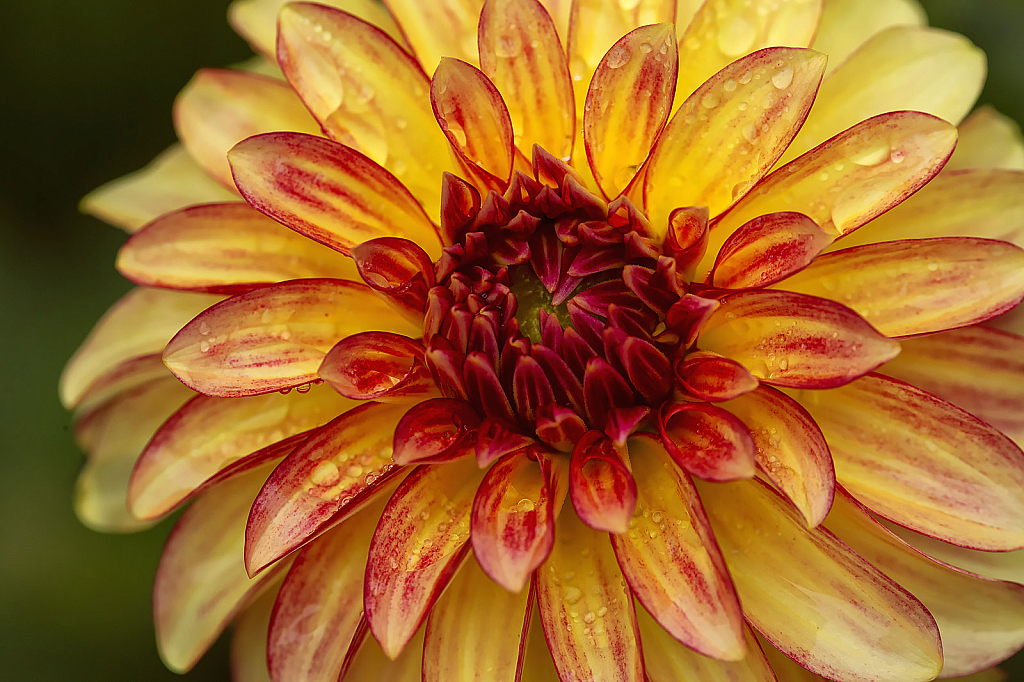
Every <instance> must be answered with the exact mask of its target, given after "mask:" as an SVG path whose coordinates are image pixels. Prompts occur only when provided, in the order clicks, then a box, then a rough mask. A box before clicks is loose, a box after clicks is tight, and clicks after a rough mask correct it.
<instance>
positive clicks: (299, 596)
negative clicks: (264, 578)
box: [267, 505, 381, 682]
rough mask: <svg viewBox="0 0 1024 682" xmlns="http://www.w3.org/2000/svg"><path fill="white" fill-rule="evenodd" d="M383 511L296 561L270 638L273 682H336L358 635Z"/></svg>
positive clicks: (338, 531)
mask: <svg viewBox="0 0 1024 682" xmlns="http://www.w3.org/2000/svg"><path fill="white" fill-rule="evenodd" d="M380 511H381V505H374V506H373V508H372V509H366V510H364V511H362V512H361V513H359V514H356V515H355V516H354V517H353V518H351V519H349V520H347V521H346V522H345V523H343V524H341V525H340V526H338V527H337V528H333V529H332V530H330V531H328V532H327V533H325V534H324V535H322V536H321V537H320V538H318V539H317V540H316V542H312V543H310V544H309V545H307V546H306V547H305V548H303V549H302V551H301V552H299V553H298V555H297V556H296V557H295V563H293V564H292V567H291V569H290V570H289V571H288V575H287V577H286V578H285V580H284V583H283V584H282V585H281V591H280V593H279V594H278V598H277V603H276V604H275V606H274V613H273V616H272V617H271V621H270V631H269V636H268V638H267V662H268V664H269V667H270V674H271V676H272V677H273V678H274V679H275V680H288V682H319V681H320V680H326V679H330V680H334V679H337V678H338V674H339V672H341V668H342V664H343V663H344V661H345V656H346V654H347V652H348V650H349V647H350V646H351V645H352V644H353V643H354V641H355V640H356V638H357V636H358V634H359V633H358V630H359V625H360V621H361V620H362V611H363V568H364V567H365V565H366V555H367V548H368V547H369V544H370V538H371V537H373V529H374V526H375V524H376V522H377V519H378V518H380Z"/></svg>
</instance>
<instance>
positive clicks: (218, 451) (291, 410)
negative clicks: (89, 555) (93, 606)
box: [128, 386, 354, 519]
mask: <svg viewBox="0 0 1024 682" xmlns="http://www.w3.org/2000/svg"><path fill="white" fill-rule="evenodd" d="M353 406H354V403H353V402H352V401H350V400H346V399H345V398H342V397H341V396H339V395H338V394H337V393H335V392H334V391H332V390H330V389H329V388H326V387H320V386H314V387H312V388H311V389H310V390H308V391H304V392H299V391H291V392H289V393H288V394H286V395H282V394H280V393H277V392H274V393H268V394H265V395H258V396H249V397H245V398H211V397H209V396H196V397H195V398H193V399H192V400H190V401H189V402H188V404H187V405H185V406H184V407H183V408H181V409H180V410H178V411H177V412H176V413H175V414H174V415H173V416H172V417H171V418H170V419H168V420H167V421H166V422H165V423H164V424H163V425H162V426H161V427H160V428H159V429H158V430H157V432H156V433H155V434H154V435H153V438H152V439H151V440H150V441H149V443H148V444H147V445H146V449H145V450H143V452H142V455H141V456H140V457H139V461H138V462H137V463H136V464H135V470H134V471H133V472H132V480H131V487H130V488H129V491H128V504H129V506H130V508H131V510H132V513H134V514H135V515H136V516H138V517H139V518H143V519H155V518H157V517H160V516H162V515H164V514H166V513H168V512H170V511H172V510H173V509H174V508H175V507H177V506H178V505H179V504H181V503H182V502H183V501H184V500H185V499H187V498H188V497H190V496H191V495H192V494H193V493H194V492H195V491H196V490H197V489H198V488H199V487H200V486H202V485H203V484H204V483H206V482H207V481H208V480H209V479H210V478H211V477H213V476H215V475H216V474H218V473H220V472H221V471H223V470H225V469H226V468H227V467H229V466H231V465H232V464H234V463H236V462H238V461H239V460H242V459H246V458H248V457H249V456H251V455H254V454H256V453H258V452H259V451H260V450H261V449H262V448H265V447H267V446H268V445H272V444H274V443H276V442H278V441H283V440H286V439H289V438H291V437H292V436H295V435H297V434H300V433H303V432H305V431H308V430H309V429H313V428H315V427H318V426H322V425H323V424H326V423H327V422H329V421H330V420H331V419H333V418H334V417H336V416H337V415H338V414H340V413H341V412H344V411H345V410H347V409H349V408H350V407H353Z"/></svg>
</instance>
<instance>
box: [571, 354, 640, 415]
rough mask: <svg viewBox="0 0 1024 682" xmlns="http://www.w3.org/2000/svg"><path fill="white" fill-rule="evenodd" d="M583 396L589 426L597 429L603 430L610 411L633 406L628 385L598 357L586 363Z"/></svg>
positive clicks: (631, 394) (612, 368)
mask: <svg viewBox="0 0 1024 682" xmlns="http://www.w3.org/2000/svg"><path fill="white" fill-rule="evenodd" d="M583 395H584V400H585V402H586V406H587V416H588V417H589V418H590V425H591V426H594V427H597V428H604V426H605V423H606V422H607V421H608V415H609V412H611V410H612V409H614V408H616V407H632V406H633V390H632V389H631V388H630V387H629V384H627V383H626V380H625V379H623V378H622V375H621V374H619V373H618V372H616V371H615V368H614V367H612V366H611V365H610V364H608V362H607V361H606V360H604V359H603V358H599V357H594V358H590V360H588V361H587V369H586V372H585V373H584V374H583Z"/></svg>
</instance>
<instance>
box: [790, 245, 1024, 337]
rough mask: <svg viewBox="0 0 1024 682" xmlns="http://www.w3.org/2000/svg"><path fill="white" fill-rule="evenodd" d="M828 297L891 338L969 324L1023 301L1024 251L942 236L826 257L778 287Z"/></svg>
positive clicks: (862, 248)
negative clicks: (848, 307) (845, 306)
mask: <svg viewBox="0 0 1024 682" xmlns="http://www.w3.org/2000/svg"><path fill="white" fill-rule="evenodd" d="M776 286H777V287H779V288H782V289H785V290H786V291H796V292H799V293H802V294H809V295H811V296H827V297H828V298H831V299H834V300H837V301H840V302H842V303H844V304H846V305H848V306H850V307H851V308H853V309H854V310H855V311H857V313H859V314H860V315H861V316H862V317H864V319H866V320H867V321H868V322H870V323H871V324H872V326H874V327H875V328H876V329H877V330H878V331H880V332H882V333H883V334H886V335H887V336H911V335H914V334H926V333H928V332H937V331H943V330H946V329H953V328H956V327H966V326H968V325H971V324H976V323H978V322H983V321H985V320H987V319H989V318H992V317H995V316H997V315H999V314H1001V313H1004V312H1006V311H1008V310H1010V309H1011V308H1013V307H1015V306H1016V305H1017V304H1018V303H1020V301H1021V299H1022V298H1024V250H1022V249H1020V248H1019V247H1017V246H1014V245H1013V244H1008V243H1006V242H1001V241H995V240H993V239H975V238H972V237H939V238H936V239H905V240H900V241H895V242H883V243H880V244H865V245H863V246H855V247H853V248H850V249H843V250H842V251H835V252H833V253H828V254H825V255H823V256H821V257H820V258H818V259H816V260H815V261H814V262H813V263H811V264H810V265H809V266H808V267H807V268H805V269H804V270H802V271H800V272H798V273H797V274H795V275H793V276H792V277H790V278H788V279H786V280H785V281H783V282H780V283H779V284H777V285H776Z"/></svg>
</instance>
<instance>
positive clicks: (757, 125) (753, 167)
mask: <svg viewBox="0 0 1024 682" xmlns="http://www.w3.org/2000/svg"><path fill="white" fill-rule="evenodd" d="M681 59H682V57H681ZM824 69H825V58H824V57H823V56H822V55H820V54H818V53H817V52H812V51H811V50H798V49H790V48H782V47H780V48H772V49H769V50H765V51H762V52H758V53H757V54H753V55H750V56H749V57H746V58H744V59H741V60H739V61H737V62H734V63H732V64H730V65H728V66H726V67H725V68H724V69H723V70H722V71H720V72H718V73H716V74H714V76H712V77H711V78H710V79H709V80H708V81H707V82H706V83H704V85H702V86H701V87H700V88H699V89H698V90H697V91H696V92H694V93H693V94H692V95H691V96H689V98H688V99H687V100H686V102H685V103H684V104H683V105H682V106H681V107H680V108H679V110H678V111H677V112H676V113H675V115H674V116H673V117H672V121H671V122H670V123H669V125H668V126H667V127H666V129H665V132H664V133H663V134H662V135H661V137H660V138H659V140H658V143H657V145H656V146H655V148H654V150H653V151H652V152H651V158H650V160H649V162H648V165H647V174H646V176H645V179H644V205H645V207H646V209H647V216H648V217H649V218H650V220H651V225H652V227H653V229H654V231H655V234H656V235H658V236H661V235H663V234H664V233H665V230H667V229H668V216H669V214H670V213H671V212H672V210H673V209H675V208H679V207H681V206H707V207H708V209H709V211H710V215H711V216H712V217H714V216H717V215H718V214H720V213H722V212H723V211H724V210H725V209H727V208H728V207H729V206H731V205H732V204H733V203H734V202H735V201H736V200H737V199H739V198H740V197H742V196H743V195H744V194H746V193H747V192H748V191H749V190H750V188H751V187H753V186H754V185H755V184H756V183H757V182H758V181H760V180H761V178H763V177H764V176H765V174H767V173H768V171H769V169H771V167H772V166H773V165H774V164H775V162H776V161H777V160H778V158H779V157H780V156H781V155H782V153H783V151H785V149H786V145H788V144H789V143H790V141H791V140H792V139H793V137H794V136H795V135H796V134H797V130H799V128H800V124H801V123H802V122H803V120H804V117H805V116H807V112H808V111H809V110H810V108H811V103H812V102H813V101H814V93H815V92H817V89H818V84H819V83H820V82H821V74H822V73H823V72H824ZM755 76H756V78H755ZM680 96H681V95H680ZM723 152H724V153H723ZM766 212H767V211H766ZM772 212H774V211H772ZM751 217H755V216H751ZM812 217H814V216H812ZM737 227H738V225H737Z"/></svg>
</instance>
